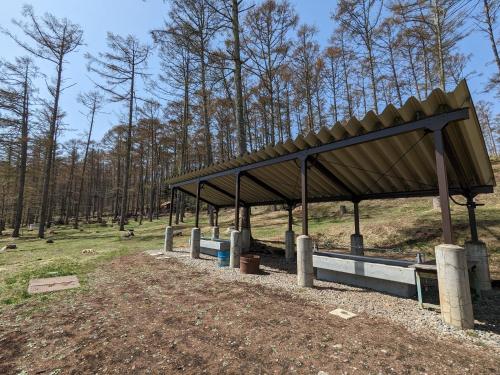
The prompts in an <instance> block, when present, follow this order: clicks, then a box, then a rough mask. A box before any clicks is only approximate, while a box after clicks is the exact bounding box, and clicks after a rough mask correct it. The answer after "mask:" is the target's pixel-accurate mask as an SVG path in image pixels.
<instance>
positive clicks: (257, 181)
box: [241, 172, 288, 201]
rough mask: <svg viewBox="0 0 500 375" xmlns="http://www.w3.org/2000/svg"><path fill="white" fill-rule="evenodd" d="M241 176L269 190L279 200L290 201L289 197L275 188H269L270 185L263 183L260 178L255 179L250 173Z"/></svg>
mask: <svg viewBox="0 0 500 375" xmlns="http://www.w3.org/2000/svg"><path fill="white" fill-rule="evenodd" d="M241 175H242V176H243V177H246V178H248V179H249V180H250V181H252V182H253V183H255V184H256V185H258V186H260V187H261V188H263V189H264V190H267V191H269V192H270V193H272V194H274V195H276V196H277V197H278V198H281V199H283V200H284V201H288V197H287V196H286V195H284V194H282V193H280V192H279V191H278V190H276V189H275V188H273V187H272V186H269V185H268V184H266V183H265V182H264V181H262V180H261V179H260V178H258V177H255V176H254V175H251V174H250V173H248V172H243V173H241Z"/></svg>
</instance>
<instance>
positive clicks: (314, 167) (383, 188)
mask: <svg viewBox="0 0 500 375" xmlns="http://www.w3.org/2000/svg"><path fill="white" fill-rule="evenodd" d="M168 183H169V186H170V189H171V196H172V200H171V201H172V202H173V197H174V193H175V191H176V190H179V191H182V192H184V193H186V194H188V195H191V196H193V197H195V199H196V214H195V229H194V230H193V234H192V241H191V246H192V248H193V246H194V252H192V255H193V256H194V257H196V256H197V254H196V246H197V242H198V244H199V238H200V234H199V228H198V226H199V212H200V202H205V203H207V204H209V205H211V206H213V207H214V208H215V210H216V213H217V216H218V210H219V209H220V208H224V207H234V208H235V220H234V223H235V231H234V235H233V233H232V235H231V239H232V241H233V243H232V246H231V247H232V249H234V250H232V253H231V254H232V256H237V254H236V253H238V252H239V251H241V242H244V243H246V242H247V241H248V239H245V236H247V235H248V234H246V233H244V228H243V233H241V235H240V228H239V212H240V207H241V206H246V207H252V206H259V205H270V204H285V205H287V207H288V212H289V225H288V231H287V233H286V236H285V238H286V254H287V258H290V257H293V256H294V253H295V251H294V248H295V245H294V242H295V235H294V233H293V232H292V208H293V206H294V205H296V204H301V205H302V235H301V236H299V237H298V238H297V274H298V283H299V285H301V286H305V287H310V286H312V285H313V266H312V256H313V255H312V242H311V239H310V237H309V231H308V210H307V207H308V203H312V202H334V201H349V202H352V203H353V205H354V212H355V228H354V233H353V235H352V236H351V249H352V252H353V253H358V254H362V251H363V237H362V235H361V233H360V226H359V208H358V204H359V202H360V201H363V200H372V199H394V198H409V197H427V196H428V197H434V196H439V197H440V203H441V214H442V230H443V245H440V246H438V247H436V258H437V259H438V263H439V259H448V258H449V257H454V259H455V260H454V261H458V262H466V254H467V251H466V249H464V248H462V247H459V246H457V245H456V244H455V241H454V238H453V230H452V222H451V215H450V203H449V197H450V196H452V195H461V196H463V197H465V199H466V201H467V208H468V212H469V223H470V232H471V241H470V242H469V243H470V244H469V245H467V244H465V247H466V248H467V247H468V246H469V247H470V248H471V249H473V251H474V252H476V253H478V254H480V258H481V259H482V262H483V263H484V262H486V265H484V264H483V266H484V267H486V269H487V268H488V263H487V262H488V257H487V251H486V247H485V246H484V243H482V242H480V241H479V239H478V235H477V227H476V219H475V209H476V203H475V201H474V198H475V197H476V196H477V195H478V194H484V193H492V192H493V188H494V186H495V185H496V184H495V178H494V174H493V169H492V166H491V163H490V159H489V156H488V152H487V149H486V146H485V142H484V138H483V134H482V131H481V127H480V124H479V121H478V118H477V114H476V111H475V108H474V104H473V101H472V98H471V94H470V91H469V89H468V86H467V83H466V82H465V81H462V82H461V83H460V84H459V85H458V86H457V87H456V88H455V90H454V91H452V92H449V93H444V92H443V91H442V90H440V89H436V90H434V91H433V92H432V93H431V94H430V95H429V96H428V98H427V99H425V100H423V101H419V100H417V99H416V98H414V97H412V98H410V99H408V100H407V101H406V103H405V104H404V106H403V107H402V108H399V109H398V108H396V107H394V106H392V105H389V106H388V107H386V108H385V109H384V111H383V112H381V113H380V114H376V113H374V112H369V113H367V114H366V115H365V117H364V118H363V119H362V120H358V119H356V118H351V119H350V120H349V121H348V122H347V123H346V124H341V123H336V124H335V125H334V126H333V127H332V128H326V127H323V128H321V130H320V131H319V132H318V133H314V132H312V131H311V132H309V133H308V134H307V135H306V136H302V135H299V136H298V137H297V138H296V139H295V140H288V141H286V142H285V143H279V144H277V145H269V146H267V147H266V148H264V149H262V150H259V151H256V152H252V153H248V154H245V155H243V156H240V157H238V158H235V159H232V160H228V161H225V162H222V163H219V164H214V165H211V166H209V167H206V168H203V169H198V170H195V171H192V172H189V173H186V174H183V175H180V176H175V177H173V178H171V179H170V180H169V181H168ZM216 225H218V220H217V219H216ZM171 227H172V206H171V208H170V217H169V227H167V237H168V231H169V229H168V228H170V232H171V231H172V228H171ZM240 236H241V237H243V238H241V239H240ZM166 244H167V245H168V246H167V248H169V249H170V250H171V247H172V246H171V236H170V239H169V240H168V241H167V242H166ZM198 247H199V245H198ZM471 251H472V250H471ZM469 252H470V251H469ZM198 254H199V251H198ZM238 254H239V253H238ZM440 254H441V255H440ZM457 254H458V255H457ZM476 255H477V254H476ZM457 257H458V258H457ZM457 259H458V260H457ZM236 266H237V264H236ZM439 267H440V266H439V264H438V278H439V280H440V293H441V289H443V292H442V293H445V292H447V288H445V287H441V276H443V277H445V276H444V271H442V272H441V274H442V275H439V269H440V268H439ZM465 267H467V266H466V265H465ZM484 267H483V268H484ZM466 270H467V269H466ZM446 272H452V271H450V270H448V269H447V270H446ZM452 277H459V276H457V275H455V276H452ZM460 277H462V276H460ZM484 277H486V276H484ZM487 277H488V278H489V276H487ZM462 279H463V277H462ZM462 279H460V280H462ZM457 280H458V279H457ZM466 282H467V283H468V278H467V280H466ZM467 288H468V286H467ZM486 288H487V287H486ZM462 289H464V288H462ZM450 293H453V292H450ZM463 293H466V292H463ZM455 297H456V298H459V299H462V300H463V298H464V296H463V295H459V296H455ZM455 297H449V298H448V299H450V298H451V299H453V298H455ZM440 298H441V300H443V298H444V297H440ZM468 298H469V300H470V291H469V297H468ZM465 300H467V298H465ZM441 302H442V303H443V301H441ZM451 303H452V304H453V302H451ZM467 303H468V302H467V301H466V302H464V303H462V302H460V304H462V305H463V304H467ZM467 309H469V307H465V310H467ZM469 310H470V311H471V310H472V308H471V307H470V309H469ZM450 314H453V313H450ZM458 314H459V318H458V319H459V320H460V319H462V320H465V321H467V320H469V323H465V325H468V324H469V325H470V318H467V317H466V318H464V317H463V316H464V314H465V315H467V313H464V312H463V311H462V312H460V313H458ZM460 314H461V315H460ZM450 319H451V318H450ZM445 320H446V319H445ZM472 324H473V323H472Z"/></svg>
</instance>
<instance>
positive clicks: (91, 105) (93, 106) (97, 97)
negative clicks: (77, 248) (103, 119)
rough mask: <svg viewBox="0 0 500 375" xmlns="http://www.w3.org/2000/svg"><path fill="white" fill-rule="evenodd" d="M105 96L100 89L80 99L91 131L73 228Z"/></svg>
mask: <svg viewBox="0 0 500 375" xmlns="http://www.w3.org/2000/svg"><path fill="white" fill-rule="evenodd" d="M103 100H104V97H103V96H102V95H101V94H100V93H99V92H98V91H90V92H88V93H84V94H80V95H79V96H78V101H79V102H80V103H81V104H82V105H83V106H84V107H85V109H86V110H87V113H86V115H87V117H88V118H89V131H88V133H87V143H86V144H85V152H84V154H83V165H82V174H81V177H80V188H79V189H78V198H77V201H76V207H75V221H74V223H73V228H75V229H77V228H78V215H79V214H80V204H81V202H82V193H83V184H84V181H85V171H86V168H87V157H88V153H89V147H90V140H91V139H92V130H93V129H94V120H95V115H96V114H97V112H98V111H99V110H100V109H101V108H102V102H103Z"/></svg>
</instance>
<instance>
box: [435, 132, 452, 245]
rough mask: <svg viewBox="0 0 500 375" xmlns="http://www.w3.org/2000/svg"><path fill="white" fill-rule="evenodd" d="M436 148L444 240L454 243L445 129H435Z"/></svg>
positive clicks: (447, 242) (446, 242)
mask: <svg viewBox="0 0 500 375" xmlns="http://www.w3.org/2000/svg"><path fill="white" fill-rule="evenodd" d="M434 148H435V153H436V173H437V178H438V186H439V200H440V203H441V221H442V227H443V240H444V243H445V244H450V245H452V244H453V233H452V226H451V214H450V199H449V191H448V176H447V174H446V164H445V151H444V142H443V130H442V129H439V130H435V131H434Z"/></svg>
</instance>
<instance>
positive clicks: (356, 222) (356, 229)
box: [354, 201, 360, 235]
mask: <svg viewBox="0 0 500 375" xmlns="http://www.w3.org/2000/svg"><path fill="white" fill-rule="evenodd" d="M359 232H360V231H359V202H357V201H355V202H354V234H357V235H359V234H360V233H359Z"/></svg>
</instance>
